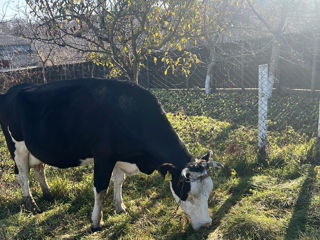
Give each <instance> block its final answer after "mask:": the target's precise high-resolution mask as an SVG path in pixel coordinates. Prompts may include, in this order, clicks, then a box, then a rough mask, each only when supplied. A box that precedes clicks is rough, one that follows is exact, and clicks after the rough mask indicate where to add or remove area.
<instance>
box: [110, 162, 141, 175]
mask: <svg viewBox="0 0 320 240" xmlns="http://www.w3.org/2000/svg"><path fill="white" fill-rule="evenodd" d="M114 168H118V169H120V170H121V171H123V172H124V173H125V174H126V175H128V176H132V175H135V174H137V173H138V172H140V170H139V168H138V166H137V165H136V164H134V163H127V162H121V161H118V162H117V163H116V165H115V166H114Z"/></svg>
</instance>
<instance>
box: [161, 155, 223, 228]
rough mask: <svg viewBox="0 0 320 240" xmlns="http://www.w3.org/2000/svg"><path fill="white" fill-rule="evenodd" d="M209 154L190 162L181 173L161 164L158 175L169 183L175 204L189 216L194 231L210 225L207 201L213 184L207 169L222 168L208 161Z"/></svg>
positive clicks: (171, 166)
mask: <svg viewBox="0 0 320 240" xmlns="http://www.w3.org/2000/svg"><path fill="white" fill-rule="evenodd" d="M210 155H211V152H209V153H208V154H207V155H206V156H204V157H202V158H201V159H196V160H195V161H194V162H190V163H188V164H187V166H186V167H185V168H184V169H183V170H182V171H181V170H178V169H177V168H176V167H175V166H174V165H173V164H169V163H167V164H163V165H162V166H161V168H160V173H161V174H162V175H163V176H165V178H166V179H167V180H169V181H170V189H171V192H172V195H173V196H174V198H175V200H176V201H177V203H178V204H179V205H180V206H181V208H182V209H183V210H184V211H185V213H186V214H188V215H189V217H190V220H191V225H192V227H193V229H194V230H198V229H199V228H200V227H206V226H210V225H211V222H212V220H211V218H210V216H209V210H208V199H209V195H210V192H211V191H212V188H213V182H212V179H211V177H210V176H209V175H208V170H209V167H218V168H222V167H223V165H222V164H221V163H219V162H215V161H209V157H210Z"/></svg>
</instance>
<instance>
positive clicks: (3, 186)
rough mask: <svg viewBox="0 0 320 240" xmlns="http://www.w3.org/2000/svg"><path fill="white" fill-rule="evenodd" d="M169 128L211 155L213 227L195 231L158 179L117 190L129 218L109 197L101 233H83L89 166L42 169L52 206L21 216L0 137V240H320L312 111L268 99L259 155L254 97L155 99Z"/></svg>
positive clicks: (302, 103) (134, 180) (311, 106)
mask: <svg viewBox="0 0 320 240" xmlns="http://www.w3.org/2000/svg"><path fill="white" fill-rule="evenodd" d="M155 94H156V95H157V97H158V98H159V99H160V101H161V102H162V104H163V106H164V108H165V109H166V110H167V112H170V113H168V114H167V116H168V118H169V120H170V121H171V123H172V124H173V126H174V128H175V129H176V130H177V132H178V133H179V135H180V136H181V138H182V139H183V140H184V141H185V143H186V145H187V147H188V148H189V150H190V151H191V152H192V153H193V154H194V155H195V156H201V155H202V154H204V153H205V152H206V151H207V149H212V150H213V152H214V158H215V160H217V161H220V162H223V163H224V164H225V166H226V167H225V168H224V169H223V170H217V171H214V172H212V173H211V174H212V178H213V181H214V190H213V192H212V195H211V197H210V199H209V208H210V214H211V215H212V218H213V224H212V226H211V227H210V228H209V229H203V230H200V231H198V232H195V231H193V230H192V228H191V226H190V224H189V221H188V218H187V217H186V215H185V214H184V213H183V212H182V211H181V209H178V211H176V209H177V205H176V203H175V202H174V200H173V198H172V196H171V193H170V190H169V186H168V183H167V182H164V181H163V179H162V178H161V177H160V175H159V174H158V173H154V174H153V175H151V176H147V175H143V174H139V175H136V176H133V177H130V178H128V179H127V180H126V182H125V184H124V187H123V189H124V202H125V204H126V206H127V209H128V214H127V215H126V214H120V215H117V214H115V213H114V207H113V203H112V194H113V191H112V189H110V190H109V192H108V194H107V196H106V198H105V202H104V207H103V212H104V217H103V220H104V224H103V230H102V231H101V232H97V233H94V234H92V233H91V232H90V224H91V223H90V215H91V210H92V207H93V191H92V166H87V167H79V168H74V169H67V170H60V169H55V168H50V167H49V168H48V169H47V178H48V182H49V185H50V186H51V189H52V191H53V193H54V195H55V200H54V201H53V202H48V201H46V200H44V199H42V197H41V192H40V187H39V184H38V183H37V182H36V181H34V179H33V173H32V174H31V176H32V181H31V182H32V184H31V188H32V192H33V195H34V197H35V200H36V202H37V203H38V205H39V207H40V208H41V209H42V210H43V213H41V214H38V215H32V214H31V213H30V212H28V211H27V210H25V208H24V206H23V198H22V193H21V190H20V187H19V186H18V184H17V181H16V178H15V176H14V174H13V171H14V167H13V166H14V165H13V161H12V160H11V159H10V157H9V154H8V152H7V150H6V146H5V142H4V138H3V135H2V134H1V135H0V239H181V240H182V239H183V240H185V239H285V240H294V239H301V240H302V239H320V227H319V226H320V166H318V165H320V159H319V152H318V149H319V143H318V141H317V140H316V139H314V138H313V136H314V135H315V132H316V124H317V114H318V113H317V110H316V108H317V102H316V100H315V99H312V98H305V97H297V96H294V97H293V96H287V97H285V98H283V97H280V96H273V98H272V100H271V108H270V116H271V120H270V122H269V124H270V128H269V129H270V131H269V145H268V147H267V149H266V155H264V154H261V153H259V151H258V149H257V147H256V145H257V130H256V125H257V124H256V121H257V120H256V114H257V105H256V102H257V99H256V97H255V95H254V94H252V93H249V94H245V95H240V94H236V93H231V94H230V93H228V94H214V95H211V96H209V97H208V96H205V95H203V94H200V93H187V92H181V91H180V92H169V93H168V92H162V91H160V92H155Z"/></svg>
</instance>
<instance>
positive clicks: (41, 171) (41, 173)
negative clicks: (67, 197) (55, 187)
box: [33, 164, 53, 200]
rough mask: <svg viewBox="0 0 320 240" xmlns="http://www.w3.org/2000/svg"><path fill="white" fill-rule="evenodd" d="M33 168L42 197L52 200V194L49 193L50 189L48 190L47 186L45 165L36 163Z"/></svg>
mask: <svg viewBox="0 0 320 240" xmlns="http://www.w3.org/2000/svg"><path fill="white" fill-rule="evenodd" d="M33 169H34V175H35V176H36V178H37V179H38V181H39V183H40V187H41V190H42V194H43V197H44V198H45V199H47V200H52V199H53V197H52V194H51V191H50V188H49V186H48V183H47V180H46V176H45V165H44V164H38V165H36V166H34V167H33Z"/></svg>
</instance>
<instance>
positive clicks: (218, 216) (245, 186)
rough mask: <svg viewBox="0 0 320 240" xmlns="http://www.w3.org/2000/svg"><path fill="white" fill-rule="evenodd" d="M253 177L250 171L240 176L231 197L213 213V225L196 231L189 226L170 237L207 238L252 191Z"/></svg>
mask: <svg viewBox="0 0 320 240" xmlns="http://www.w3.org/2000/svg"><path fill="white" fill-rule="evenodd" d="M252 177H253V173H250V174H248V175H247V176H243V177H240V180H239V183H238V184H237V186H235V187H233V188H232V189H230V193H231V195H230V197H229V198H228V199H227V200H225V202H224V203H223V204H222V205H221V207H220V208H219V209H218V210H217V211H216V212H213V213H212V216H213V218H212V225H211V227H210V228H208V229H203V230H200V231H199V232H195V231H194V230H193V229H192V228H191V226H189V227H188V229H187V231H186V232H184V233H178V234H173V235H171V236H169V237H168V239H187V238H188V237H190V235H193V237H194V239H207V238H208V236H209V234H211V233H212V232H214V231H215V230H216V229H217V228H218V227H219V225H220V223H221V220H222V219H223V218H224V216H225V215H226V214H228V213H229V211H230V210H231V208H232V207H233V206H235V205H236V204H237V203H238V202H239V201H240V200H241V199H242V197H243V196H245V195H246V194H249V193H250V191H249V189H250V188H251V187H252V186H251V179H252ZM188 239H191V238H188Z"/></svg>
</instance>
